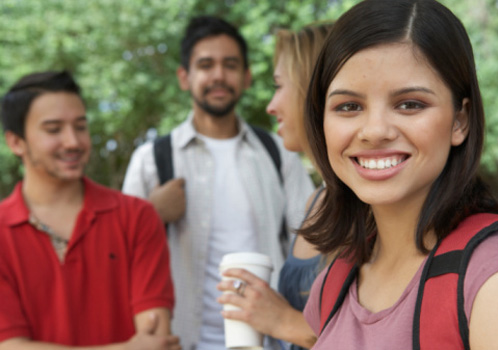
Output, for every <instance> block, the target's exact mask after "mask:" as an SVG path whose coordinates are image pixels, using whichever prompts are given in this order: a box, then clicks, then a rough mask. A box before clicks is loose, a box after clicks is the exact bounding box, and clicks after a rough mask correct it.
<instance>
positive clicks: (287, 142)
mask: <svg viewBox="0 0 498 350" xmlns="http://www.w3.org/2000/svg"><path fill="white" fill-rule="evenodd" d="M329 29H330V25H316V26H308V27H306V28H304V29H302V30H301V31H299V32H291V31H288V30H280V31H279V32H278V33H277V40H276V41H277V44H276V50H275V57H274V66H275V69H274V75H273V77H274V82H275V93H274V95H273V98H272V100H271V101H270V103H269V104H268V106H267V109H266V110H267V112H268V113H269V114H271V115H274V116H275V117H276V118H277V122H278V134H279V135H280V136H281V137H282V138H283V141H284V146H285V148H287V149H288V150H290V151H294V152H304V153H305V154H307V155H308V156H310V152H309V149H310V146H309V143H308V141H307V138H306V132H305V129H304V102H305V98H306V92H307V87H308V84H309V81H310V78H311V74H312V72H313V68H314V64H315V61H316V59H317V57H318V54H319V52H320V49H321V46H322V43H323V42H324V40H325V38H326V36H327V33H328V31H329ZM323 190H324V188H323V187H322V186H321V187H319V188H318V189H317V190H316V191H315V193H314V194H313V195H312V196H311V197H310V199H309V200H308V205H307V207H308V214H307V217H308V218H310V217H311V216H312V215H310V214H311V213H312V212H313V208H314V204H315V203H316V201H317V200H319V198H320V197H321V194H322V193H323ZM326 262H327V259H326V258H325V257H324V256H323V255H322V254H320V253H319V252H318V251H317V250H316V249H315V248H314V247H313V246H312V245H311V244H309V243H308V242H307V241H305V240H304V239H303V237H302V236H299V235H297V236H296V238H295V240H294V241H293V242H292V245H291V249H290V252H289V257H288V258H287V261H286V262H285V265H284V267H283V268H282V270H281V272H280V282H279V292H280V293H277V292H276V291H274V290H273V289H271V288H270V287H269V286H268V284H267V283H265V282H264V281H262V280H260V279H259V278H257V277H256V276H254V275H252V274H251V273H249V272H247V271H245V270H241V269H231V270H228V271H227V272H226V273H225V276H227V277H234V278H237V279H241V280H243V281H245V285H244V288H243V289H242V291H241V289H238V290H236V289H235V288H234V285H233V283H232V282H230V281H228V282H227V281H224V282H221V283H220V284H219V285H218V288H219V289H220V290H222V291H226V290H232V291H234V290H236V291H237V292H238V293H237V294H224V295H223V296H221V297H220V298H219V299H218V301H219V302H220V303H223V304H225V303H229V304H233V305H236V306H239V307H240V308H241V310H240V311H223V316H224V317H225V318H229V319H235V320H240V321H244V322H247V323H249V324H251V325H252V326H253V327H254V328H256V329H257V330H259V331H260V332H262V333H264V334H268V335H270V336H272V337H274V338H277V339H282V340H284V341H287V342H289V343H291V344H292V345H291V349H293V350H298V349H303V348H310V347H311V346H313V344H314V342H315V340H316V337H315V335H314V333H313V331H312V330H311V328H310V327H309V326H308V324H307V323H306V321H305V320H304V317H303V314H302V311H303V309H304V305H305V304H306V301H307V299H308V294H309V291H310V288H311V284H312V283H313V281H314V279H315V277H316V276H317V274H318V273H319V272H320V271H321V270H322V269H323V267H325V266H326Z"/></svg>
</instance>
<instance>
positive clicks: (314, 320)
mask: <svg viewBox="0 0 498 350" xmlns="http://www.w3.org/2000/svg"><path fill="white" fill-rule="evenodd" d="M424 263H425V260H424ZM424 263H422V265H421V266H420V268H419V270H418V271H417V273H416V274H415V276H414V277H413V279H412V280H411V281H410V283H409V284H408V286H407V287H406V289H405V291H404V292H403V294H402V295H401V297H400V298H399V300H398V301H397V302H396V303H395V304H394V305H393V306H392V307H390V308H388V309H385V310H382V311H379V312H375V313H374V312H370V311H368V310H367V309H365V308H364V307H362V306H361V305H360V304H359V303H358V295H357V288H356V280H355V281H354V282H353V283H352V285H351V287H350V288H349V291H348V294H347V295H346V298H345V299H344V303H343V304H342V306H341V308H340V309H339V311H338V312H337V314H336V315H335V316H334V318H333V319H332V320H331V321H330V322H329V324H328V325H327V327H326V328H325V330H324V331H323V333H322V334H321V335H320V337H319V338H318V340H317V342H316V344H315V346H314V347H313V350H334V349H338V350H344V349H347V350H379V349H382V350H400V349H411V348H412V325H413V314H414V312H415V301H416V299H417V291H418V286H419V282H420V276H421V274H422V269H423V265H424ZM326 270H327V269H325V270H324V271H322V272H321V273H320V275H318V277H317V279H316V280H315V282H314V284H313V287H312V289H311V293H310V298H309V300H308V303H307V305H306V308H305V309H304V316H305V318H306V320H307V321H308V323H309V324H310V326H311V328H312V329H313V331H314V332H315V333H316V334H318V333H319V331H320V309H319V302H320V301H319V299H320V289H321V286H322V283H323V279H324V277H325V273H326ZM497 272H498V233H495V234H494V235H493V236H492V237H490V238H488V239H487V240H486V241H484V242H483V243H482V244H480V245H479V246H478V247H477V248H476V250H475V251H474V253H473V255H472V257H471V259H470V262H469V266H468V268H467V274H466V276H465V281H464V300H465V305H464V308H465V313H466V315H467V320H469V317H470V313H471V311H472V304H473V303H474V298H475V296H476V294H477V292H478V291H479V289H480V288H481V286H482V285H483V284H484V282H486V281H487V280H488V278H489V277H491V276H492V275H494V274H495V273H497Z"/></svg>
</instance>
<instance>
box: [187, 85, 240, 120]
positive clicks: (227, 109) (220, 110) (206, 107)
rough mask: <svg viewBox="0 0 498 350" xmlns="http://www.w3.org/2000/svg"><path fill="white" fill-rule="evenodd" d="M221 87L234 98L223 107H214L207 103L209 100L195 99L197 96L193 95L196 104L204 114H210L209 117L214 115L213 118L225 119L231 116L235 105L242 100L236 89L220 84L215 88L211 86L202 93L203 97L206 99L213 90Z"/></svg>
mask: <svg viewBox="0 0 498 350" xmlns="http://www.w3.org/2000/svg"><path fill="white" fill-rule="evenodd" d="M220 87H221V88H224V89H226V90H228V91H229V92H230V93H231V94H232V96H233V99H232V100H230V101H228V102H227V103H226V104H225V105H222V106H214V105H212V104H210V103H209V102H208V101H207V99H203V100H199V99H198V98H196V97H195V95H193V94H191V95H192V98H193V99H194V101H195V103H196V104H197V105H198V106H199V107H200V108H201V109H202V110H203V111H204V112H206V113H208V114H209V115H212V116H213V117H217V118H223V117H225V116H227V115H228V114H230V113H231V112H232V111H233V110H234V108H235V105H236V104H237V102H239V99H240V96H236V95H235V90H234V89H232V88H231V87H229V86H226V85H220V84H218V85H214V86H209V87H207V88H205V89H204V91H203V92H202V96H203V97H205V96H206V95H207V94H208V93H209V92H210V91H211V90H212V89H214V88H220Z"/></svg>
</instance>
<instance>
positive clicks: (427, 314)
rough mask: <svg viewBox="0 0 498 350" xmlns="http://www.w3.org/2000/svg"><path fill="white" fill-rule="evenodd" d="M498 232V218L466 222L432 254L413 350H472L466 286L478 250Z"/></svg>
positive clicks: (425, 273)
mask: <svg viewBox="0 0 498 350" xmlns="http://www.w3.org/2000/svg"><path fill="white" fill-rule="evenodd" d="M497 231H498V215H496V214H476V215H473V216H470V217H468V218H466V219H465V220H464V221H462V222H461V223H460V225H459V226H458V227H457V228H456V229H455V230H454V231H453V232H452V233H451V234H450V235H449V236H448V237H446V238H445V239H443V240H442V241H441V242H440V243H438V245H437V246H436V247H435V248H434V249H433V250H432V252H431V253H430V254H429V257H428V258H427V262H426V263H425V266H424V270H423V271H422V277H421V280H420V286H419V291H418V296H417V302H416V305H415V314H414V320H413V349H414V350H420V349H455V350H458V349H470V346H469V329H468V324H467V318H466V316H465V311H464V300H463V282H464V279H465V272H466V270H467V265H468V263H469V260H470V257H471V256H472V252H473V251H474V249H475V248H476V247H477V246H478V245H479V243H481V242H482V241H483V240H484V239H486V237H488V236H490V235H491V234H493V233H494V232H497Z"/></svg>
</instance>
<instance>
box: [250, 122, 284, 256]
mask: <svg viewBox="0 0 498 350" xmlns="http://www.w3.org/2000/svg"><path fill="white" fill-rule="evenodd" d="M250 127H251V129H252V130H253V131H254V133H255V134H256V136H257V137H258V139H259V140H260V141H261V143H262V144H263V146H264V147H265V148H266V151H267V152H268V154H269V155H270V157H271V159H272V160H273V164H274V165H275V169H276V170H277V174H278V178H279V179H280V184H281V185H282V186H283V185H284V177H283V176H282V158H281V157H280V151H279V149H278V146H277V144H276V142H275V140H274V139H273V137H272V136H271V135H270V133H269V132H268V131H266V130H264V129H262V128H260V127H259V126H255V125H250ZM279 240H280V246H281V247H282V254H283V256H284V257H287V254H288V253H289V234H288V233H287V221H286V220H285V215H284V217H283V218H282V227H281V228H280V234H279Z"/></svg>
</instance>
